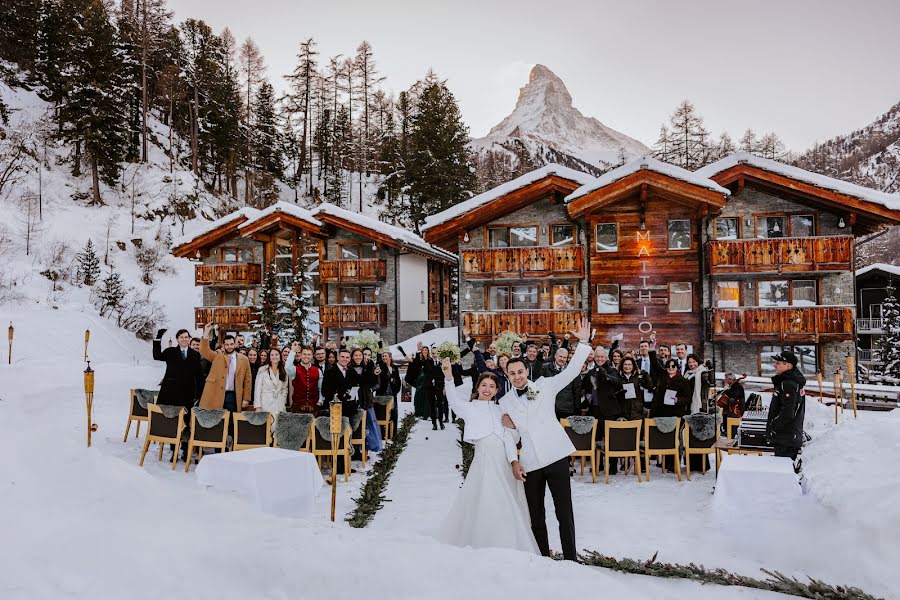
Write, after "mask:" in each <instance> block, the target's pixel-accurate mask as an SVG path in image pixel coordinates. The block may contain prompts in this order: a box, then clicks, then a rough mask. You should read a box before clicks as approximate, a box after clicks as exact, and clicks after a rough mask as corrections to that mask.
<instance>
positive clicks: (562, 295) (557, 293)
mask: <svg viewBox="0 0 900 600" xmlns="http://www.w3.org/2000/svg"><path fill="white" fill-rule="evenodd" d="M553 308H555V309H574V308H575V286H574V285H554V286H553Z"/></svg>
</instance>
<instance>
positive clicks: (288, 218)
mask: <svg viewBox="0 0 900 600" xmlns="http://www.w3.org/2000/svg"><path fill="white" fill-rule="evenodd" d="M173 254H174V255H175V256H178V257H184V258H190V259H193V260H196V261H197V264H196V265H195V268H194V269H195V285H198V286H202V287H203V306H199V307H196V309H195V326H196V327H198V328H199V327H202V326H203V325H204V324H206V323H209V322H215V323H219V325H220V328H221V329H223V330H228V331H239V332H244V331H252V330H253V329H255V327H256V325H257V323H258V318H259V315H258V311H257V306H258V300H257V294H258V292H259V289H260V286H261V284H262V281H263V277H264V271H265V269H266V268H267V266H268V265H274V267H275V272H276V274H277V275H276V277H277V280H278V285H279V286H280V287H281V289H282V290H285V291H286V290H292V291H293V292H294V293H295V294H296V293H300V294H304V295H306V296H308V297H309V298H310V300H311V302H310V304H311V305H312V308H313V313H315V317H316V320H317V321H318V322H319V325H320V329H321V331H322V333H323V334H324V335H325V336H326V337H328V338H331V339H336V338H340V337H341V336H343V335H352V334H354V333H356V332H358V331H360V330H362V329H372V330H375V331H378V332H379V333H380V334H381V337H382V339H383V340H384V341H385V342H386V343H389V344H391V343H396V342H397V341H399V340H403V339H407V338H409V337H411V336H413V335H415V334H417V333H421V332H422V329H423V327H425V326H426V325H428V324H431V325H434V326H438V327H441V326H445V325H446V324H447V323H448V322H449V320H450V318H451V314H452V312H451V305H450V279H451V269H452V268H454V267H455V266H456V257H455V256H454V255H452V254H450V253H448V252H446V251H444V250H442V249H440V248H437V247H434V246H432V245H431V244H428V243H427V242H425V241H424V240H423V239H422V238H421V237H419V236H417V235H415V234H413V233H411V232H409V231H407V230H405V229H402V228H400V227H395V226H393V225H389V224H386V223H382V222H380V221H378V220H377V219H374V218H371V217H368V216H365V215H361V214H359V213H355V212H352V211H348V210H345V209H342V208H340V207H337V206H334V205H331V204H327V203H325V204H321V205H319V206H317V207H315V208H313V209H305V208H302V207H299V206H297V205H295V204H291V203H287V202H278V203H277V204H275V205H273V206H271V207H269V208H267V209H265V210H255V209H252V208H244V209H241V210H239V211H236V212H235V213H232V214H230V215H227V216H226V217H223V218H222V219H219V220H217V221H214V222H212V223H210V224H208V225H207V226H206V227H204V228H202V229H201V230H200V231H198V232H196V233H195V234H193V235H191V236H188V237H185V238H182V239H181V240H177V241H176V245H175V247H174V249H173ZM301 268H303V269H305V271H306V274H307V277H306V284H305V286H306V287H305V289H304V290H295V289H293V288H294V286H295V285H297V284H296V281H297V278H296V275H297V274H298V272H299V269H301ZM401 289H402V290H403V293H402V294H400V293H398V292H399V290H401Z"/></svg>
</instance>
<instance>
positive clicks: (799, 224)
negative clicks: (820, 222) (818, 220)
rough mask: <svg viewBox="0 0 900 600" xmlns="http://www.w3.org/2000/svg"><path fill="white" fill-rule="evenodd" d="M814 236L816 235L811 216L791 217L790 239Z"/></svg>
mask: <svg viewBox="0 0 900 600" xmlns="http://www.w3.org/2000/svg"><path fill="white" fill-rule="evenodd" d="M814 235H816V227H815V221H814V220H813V216H812V215H793V216H792V217H791V237H812V236H814Z"/></svg>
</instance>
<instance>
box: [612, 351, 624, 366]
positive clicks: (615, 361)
mask: <svg viewBox="0 0 900 600" xmlns="http://www.w3.org/2000/svg"><path fill="white" fill-rule="evenodd" d="M623 356H624V354H623V353H622V351H621V350H620V349H618V348H616V349H615V350H613V351H612V352H610V353H609V361H610V362H611V363H612V366H613V368H614V369H616V370H617V371H618V370H619V367H620V366H621V365H622V357H623Z"/></svg>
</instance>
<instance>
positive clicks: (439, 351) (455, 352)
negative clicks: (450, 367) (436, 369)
mask: <svg viewBox="0 0 900 600" xmlns="http://www.w3.org/2000/svg"><path fill="white" fill-rule="evenodd" d="M434 353H435V355H437V359H438V361H442V360H444V359H445V358H449V359H450V362H451V363H452V364H458V363H459V361H460V360H462V356H461V355H460V353H459V346H457V345H456V344H454V343H453V342H451V341H449V340H445V341H443V342H441V343H440V344H438V346H437V348H435V349H434Z"/></svg>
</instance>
